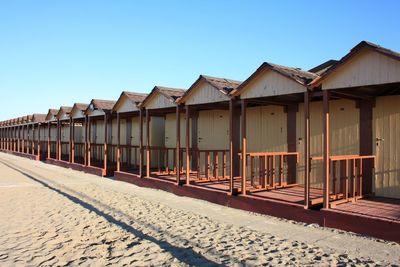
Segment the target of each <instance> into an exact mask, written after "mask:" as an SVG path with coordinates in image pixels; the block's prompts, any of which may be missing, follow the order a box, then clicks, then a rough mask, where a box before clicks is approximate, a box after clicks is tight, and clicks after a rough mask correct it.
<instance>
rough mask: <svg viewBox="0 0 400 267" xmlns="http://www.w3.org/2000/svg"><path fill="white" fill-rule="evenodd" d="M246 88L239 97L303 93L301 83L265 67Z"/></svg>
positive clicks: (303, 89)
mask: <svg viewBox="0 0 400 267" xmlns="http://www.w3.org/2000/svg"><path fill="white" fill-rule="evenodd" d="M246 88H247V89H246V90H244V91H243V93H242V94H241V95H240V98H241V99H247V98H258V97H266V96H274V95H286V94H292V93H303V92H304V91H305V88H304V86H302V85H301V84H299V83H297V82H295V81H293V80H291V79H288V78H287V77H285V76H283V75H281V74H279V73H277V72H275V71H272V70H267V69H264V70H263V71H262V73H260V74H259V75H258V77H257V78H255V79H254V80H252V81H251V82H250V83H249V84H248V85H247V86H246Z"/></svg>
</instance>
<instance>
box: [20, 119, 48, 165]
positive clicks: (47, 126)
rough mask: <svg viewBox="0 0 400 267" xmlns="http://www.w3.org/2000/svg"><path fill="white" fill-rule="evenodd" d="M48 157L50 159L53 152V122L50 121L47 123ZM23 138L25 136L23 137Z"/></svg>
mask: <svg viewBox="0 0 400 267" xmlns="http://www.w3.org/2000/svg"><path fill="white" fill-rule="evenodd" d="M47 131H48V132H47V158H48V159H49V158H50V157H51V153H50V147H51V145H50V142H51V124H50V122H48V123H47ZM22 139H23V137H22Z"/></svg>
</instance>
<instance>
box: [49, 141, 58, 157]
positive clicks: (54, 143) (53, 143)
mask: <svg viewBox="0 0 400 267" xmlns="http://www.w3.org/2000/svg"><path fill="white" fill-rule="evenodd" d="M50 157H51V158H53V159H55V158H56V157H57V141H50Z"/></svg>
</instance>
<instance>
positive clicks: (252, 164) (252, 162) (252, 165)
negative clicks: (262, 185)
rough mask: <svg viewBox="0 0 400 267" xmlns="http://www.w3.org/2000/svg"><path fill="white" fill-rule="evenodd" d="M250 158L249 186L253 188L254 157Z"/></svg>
mask: <svg viewBox="0 0 400 267" xmlns="http://www.w3.org/2000/svg"><path fill="white" fill-rule="evenodd" d="M249 157H250V184H251V186H252V187H254V172H255V170H254V167H255V166H254V157H252V156H249Z"/></svg>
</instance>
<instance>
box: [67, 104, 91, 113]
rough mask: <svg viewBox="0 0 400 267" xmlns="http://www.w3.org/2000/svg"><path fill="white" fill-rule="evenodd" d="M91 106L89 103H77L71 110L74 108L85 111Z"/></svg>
mask: <svg viewBox="0 0 400 267" xmlns="http://www.w3.org/2000/svg"><path fill="white" fill-rule="evenodd" d="M88 106H89V104H83V103H75V104H74V105H73V106H72V109H71V112H72V110H74V109H77V110H80V111H85V110H86V109H87V107H88Z"/></svg>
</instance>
